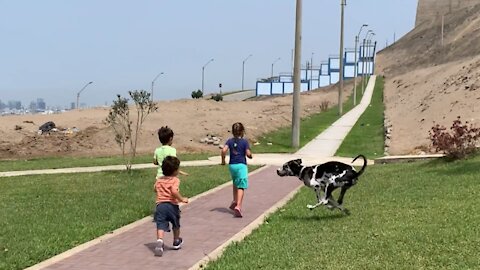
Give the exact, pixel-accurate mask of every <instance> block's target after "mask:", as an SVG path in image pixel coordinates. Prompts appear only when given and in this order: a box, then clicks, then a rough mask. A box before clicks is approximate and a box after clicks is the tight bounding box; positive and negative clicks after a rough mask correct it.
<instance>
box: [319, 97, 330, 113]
mask: <svg viewBox="0 0 480 270" xmlns="http://www.w3.org/2000/svg"><path fill="white" fill-rule="evenodd" d="M329 105H330V102H329V101H328V100H324V101H322V103H320V111H321V112H326V111H327V110H328V106H329Z"/></svg>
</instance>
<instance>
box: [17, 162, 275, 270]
mask: <svg viewBox="0 0 480 270" xmlns="http://www.w3.org/2000/svg"><path fill="white" fill-rule="evenodd" d="M265 168H267V167H262V168H258V169H257V170H255V171H253V172H251V173H249V174H248V175H249V176H251V175H254V174H256V173H259V172H261V171H263V170H264V169H265ZM231 185H232V181H228V182H226V183H224V184H222V185H220V186H217V187H215V188H212V189H210V190H207V191H205V192H203V193H200V194H198V195H196V196H193V197H192V198H189V203H192V202H194V201H196V200H198V199H200V198H202V197H205V196H207V195H210V194H212V193H214V192H216V191H218V190H220V189H223V188H225V187H228V186H231ZM184 206H185V204H180V208H183V207H184ZM151 221H152V217H151V216H148V217H144V218H142V219H140V220H137V221H135V222H133V223H130V224H128V225H126V226H123V227H121V228H118V229H116V230H114V231H112V232H111V233H108V234H104V235H102V236H100V237H97V238H95V239H93V240H90V241H88V242H86V243H84V244H81V245H79V246H76V247H74V248H72V249H69V250H67V251H65V252H63V253H60V254H58V255H56V256H54V257H51V258H50V259H47V260H45V261H42V262H40V263H38V264H35V265H33V266H30V267H28V268H25V270H39V269H43V268H45V267H48V266H51V265H53V264H55V263H57V262H59V261H62V260H64V259H66V258H68V257H70V256H73V255H75V254H77V253H79V252H82V251H84V250H86V249H88V248H90V247H92V246H94V245H97V244H100V243H102V242H105V241H108V240H109V239H111V238H113V237H115V236H118V235H120V234H122V233H125V232H127V231H129V230H131V229H133V228H135V227H138V226H140V225H143V224H145V223H149V222H151Z"/></svg>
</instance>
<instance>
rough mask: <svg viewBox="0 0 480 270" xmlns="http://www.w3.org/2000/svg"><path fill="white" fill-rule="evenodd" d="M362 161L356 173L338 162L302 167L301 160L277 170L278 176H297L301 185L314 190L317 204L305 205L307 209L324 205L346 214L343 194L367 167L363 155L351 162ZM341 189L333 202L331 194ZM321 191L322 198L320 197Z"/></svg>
mask: <svg viewBox="0 0 480 270" xmlns="http://www.w3.org/2000/svg"><path fill="white" fill-rule="evenodd" d="M360 157H361V158H362V159H363V167H362V168H361V169H360V171H358V172H357V171H356V170H355V168H354V167H353V166H351V165H348V164H345V163H343V162H338V161H330V162H326V163H323V164H319V165H315V166H303V165H302V160H301V159H296V160H291V161H288V162H287V163H285V164H283V166H282V168H280V169H278V170H277V174H278V175H279V176H297V177H298V178H299V179H300V180H301V181H303V184H304V185H305V186H307V187H309V188H312V189H313V190H315V194H316V195H317V203H316V204H315V205H310V204H309V205H307V207H308V208H309V209H314V208H316V207H317V206H319V205H326V206H327V207H328V208H330V209H333V208H338V209H340V210H341V211H343V212H344V213H346V214H348V213H349V212H348V210H347V209H345V208H344V207H343V206H342V203H343V197H344V196H345V192H347V190H348V189H349V188H350V187H352V186H353V185H355V184H356V183H357V181H358V177H359V176H360V175H361V174H362V173H363V171H364V170H365V168H366V167H367V159H366V158H365V156H363V155H358V156H357V157H355V158H354V159H353V161H352V163H353V162H355V160H357V159H358V158H360ZM337 188H341V190H340V195H339V196H338V200H337V201H335V200H334V199H333V196H332V192H333V191H334V190H335V189H337ZM321 191H323V197H322V196H321V194H320V193H321Z"/></svg>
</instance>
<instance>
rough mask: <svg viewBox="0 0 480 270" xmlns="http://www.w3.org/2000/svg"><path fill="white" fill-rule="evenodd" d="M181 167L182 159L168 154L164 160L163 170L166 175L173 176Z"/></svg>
mask: <svg viewBox="0 0 480 270" xmlns="http://www.w3.org/2000/svg"><path fill="white" fill-rule="evenodd" d="M179 167H180V160H179V159H178V158H176V157H173V156H167V157H165V159H163V161H162V171H163V175H165V176H173V173H174V172H175V171H176V170H178V168H179Z"/></svg>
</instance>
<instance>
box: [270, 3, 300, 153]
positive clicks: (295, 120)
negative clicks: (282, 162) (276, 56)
mask: <svg viewBox="0 0 480 270" xmlns="http://www.w3.org/2000/svg"><path fill="white" fill-rule="evenodd" d="M301 54H302V0H297V7H296V16H295V57H294V58H295V60H294V64H293V107H292V147H293V148H295V149H298V148H299V147H300V109H301V108H300V105H301V104H300V84H301V80H300V68H301V65H302V62H301V61H302V57H301ZM272 73H273V72H272Z"/></svg>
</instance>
